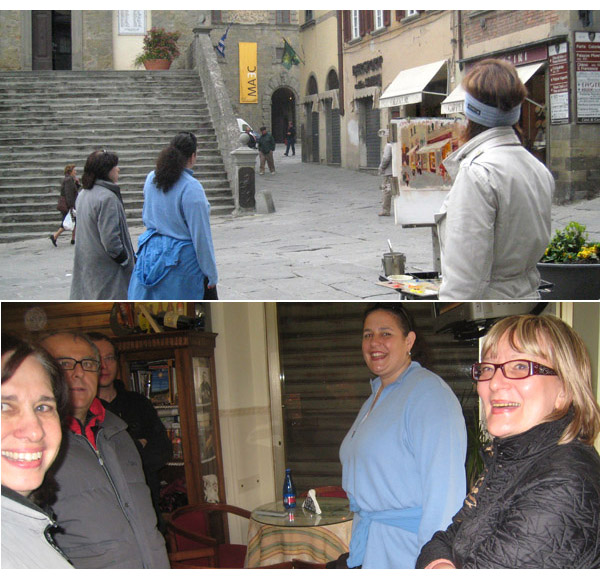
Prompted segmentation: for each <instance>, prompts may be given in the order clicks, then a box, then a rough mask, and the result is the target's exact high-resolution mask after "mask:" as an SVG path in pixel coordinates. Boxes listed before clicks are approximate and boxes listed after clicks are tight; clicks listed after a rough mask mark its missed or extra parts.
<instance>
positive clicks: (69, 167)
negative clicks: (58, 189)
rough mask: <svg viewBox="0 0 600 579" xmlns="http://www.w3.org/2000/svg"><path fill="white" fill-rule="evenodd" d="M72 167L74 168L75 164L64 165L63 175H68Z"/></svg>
mask: <svg viewBox="0 0 600 579" xmlns="http://www.w3.org/2000/svg"><path fill="white" fill-rule="evenodd" d="M73 169H75V165H73V164H69V165H66V166H65V176H67V175H70V174H71V171H73Z"/></svg>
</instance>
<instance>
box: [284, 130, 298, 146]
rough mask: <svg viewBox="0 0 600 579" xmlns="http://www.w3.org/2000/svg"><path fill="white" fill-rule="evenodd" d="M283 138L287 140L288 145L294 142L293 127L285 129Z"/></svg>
mask: <svg viewBox="0 0 600 579" xmlns="http://www.w3.org/2000/svg"><path fill="white" fill-rule="evenodd" d="M285 138H286V139H287V142H288V143H290V144H291V143H295V142H296V128H295V127H294V126H293V125H292V126H291V127H288V128H287V129H286V131H285Z"/></svg>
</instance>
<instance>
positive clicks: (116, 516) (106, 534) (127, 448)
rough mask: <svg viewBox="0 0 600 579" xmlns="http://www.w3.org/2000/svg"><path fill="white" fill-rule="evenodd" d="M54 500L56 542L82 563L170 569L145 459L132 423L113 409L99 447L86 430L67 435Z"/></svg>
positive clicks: (99, 436)
mask: <svg viewBox="0 0 600 579" xmlns="http://www.w3.org/2000/svg"><path fill="white" fill-rule="evenodd" d="M66 440H67V444H68V446H67V451H66V453H65V456H64V460H63V462H62V463H61V464H60V466H59V468H58V470H57V471H56V475H55V478H56V481H57V482H58V484H59V485H60V489H59V491H58V493H57V500H56V502H55V503H54V504H53V505H52V508H53V510H54V512H55V514H56V522H57V524H58V526H59V531H60V530H62V531H63V532H57V533H56V534H55V535H54V538H55V540H56V543H57V544H58V546H59V547H60V548H61V549H62V550H63V551H64V553H65V554H66V555H67V557H69V560H70V561H71V562H72V563H73V565H74V566H75V567H77V568H84V569H106V568H121V569H127V568H130V569H131V568H133V569H136V568H161V569H167V568H169V560H168V557H167V552H166V548H165V541H164V539H163V536H162V535H161V534H160V532H159V531H158V529H157V527H156V514H155V512H154V508H153V506H152V500H151V498H150V490H149V489H148V486H147V485H146V480H145V478H144V472H143V470H142V461H141V458H140V455H139V453H138V451H137V449H136V447H135V444H134V442H133V440H132V439H131V436H129V434H128V433H127V425H126V424H125V422H123V420H121V419H120V418H119V417H118V416H115V415H114V414H113V413H112V412H110V411H109V410H107V411H106V416H105V418H104V422H103V423H102V424H101V426H100V429H99V431H98V434H97V437H96V441H97V451H96V450H94V447H93V446H92V445H91V443H90V442H89V441H88V439H87V438H86V437H84V436H82V435H80V434H75V433H74V432H72V431H69V432H68V435H67V437H66Z"/></svg>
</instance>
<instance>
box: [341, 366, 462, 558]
mask: <svg viewBox="0 0 600 579" xmlns="http://www.w3.org/2000/svg"><path fill="white" fill-rule="evenodd" d="M380 385H381V379H380V378H376V379H374V380H372V382H371V386H372V394H371V396H370V397H369V398H368V399H367V401H366V402H365V403H364V405H363V407H362V408H361V410H360V412H359V413H358V416H357V418H356V420H355V422H354V424H353V426H352V428H351V429H350V431H349V432H348V434H347V435H346V437H345V439H344V441H343V442H342V446H341V448H340V459H341V462H342V466H343V474H342V485H343V487H344V489H345V491H346V492H347V493H348V495H349V497H350V500H351V502H353V503H355V505H356V507H357V509H358V511H357V513H355V516H354V521H353V527H352V541H351V543H350V557H349V559H348V566H356V565H360V564H362V566H363V568H367V569H408V568H410V569H413V568H414V566H415V562H416V560H417V556H418V554H419V551H420V549H421V547H422V546H423V545H424V544H425V543H426V542H427V541H429V539H430V538H431V536H432V535H433V534H434V533H435V532H436V531H438V530H439V529H445V528H446V527H447V526H448V524H449V523H450V522H451V520H452V516H453V515H454V513H455V512H456V511H457V510H458V508H460V506H461V505H462V501H463V499H464V496H465V492H466V474H465V456H466V448H467V435H466V428H465V422H464V418H463V415H462V410H461V407H460V404H459V402H458V400H457V399H456V396H455V395H454V393H453V392H452V390H451V389H450V387H449V386H448V385H447V384H446V383H445V382H444V381H443V380H442V379H441V378H440V377H439V376H437V375H435V374H433V373H432V372H430V371H429V370H426V369H424V368H422V367H421V365H420V364H419V363H418V362H412V363H411V364H410V366H409V367H408V368H407V369H406V370H405V371H404V372H403V373H402V375H401V376H400V377H399V378H398V379H397V380H396V381H395V382H392V383H391V384H389V385H388V386H386V387H385V388H384V389H383V392H382V393H381V395H380V396H379V399H378V400H377V403H376V404H375V406H374V408H373V410H372V411H371V413H370V414H369V415H368V416H367V417H366V418H365V416H366V414H367V412H368V410H369V408H370V407H371V404H372V403H373V399H374V397H375V395H376V393H377V390H378V389H379V386H380ZM361 512H362V514H361ZM382 518H383V520H381V519H382ZM361 519H364V520H363V521H362V522H361ZM366 519H375V520H372V522H371V524H370V527H368V523H366V525H367V528H366V535H367V539H366V547H365V549H364V553H363V552H361V549H360V545H357V539H358V537H357V536H356V535H357V533H358V534H360V535H362V534H363V532H364V531H365V520H366ZM361 527H362V529H361ZM357 551H359V552H357Z"/></svg>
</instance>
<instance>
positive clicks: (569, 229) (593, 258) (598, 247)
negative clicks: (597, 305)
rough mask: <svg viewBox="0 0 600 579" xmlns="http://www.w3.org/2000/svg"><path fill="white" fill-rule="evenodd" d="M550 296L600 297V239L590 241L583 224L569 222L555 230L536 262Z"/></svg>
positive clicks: (573, 297) (584, 298)
mask: <svg viewBox="0 0 600 579" xmlns="http://www.w3.org/2000/svg"><path fill="white" fill-rule="evenodd" d="M537 267H538V271H539V272H540V275H541V276H542V280H544V281H547V282H550V283H552V284H554V285H553V288H552V289H551V290H550V292H549V293H548V294H546V296H544V297H548V298H549V299H569V300H597V299H600V242H597V241H589V240H588V234H587V233H586V227H585V225H581V224H580V223H577V222H575V221H571V223H569V224H568V225H567V226H566V227H565V228H564V229H559V230H557V231H556V232H555V233H554V237H552V239H551V240H550V244H549V245H548V247H547V248H546V251H545V253H544V257H542V259H541V260H540V262H539V263H538V266H537Z"/></svg>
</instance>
